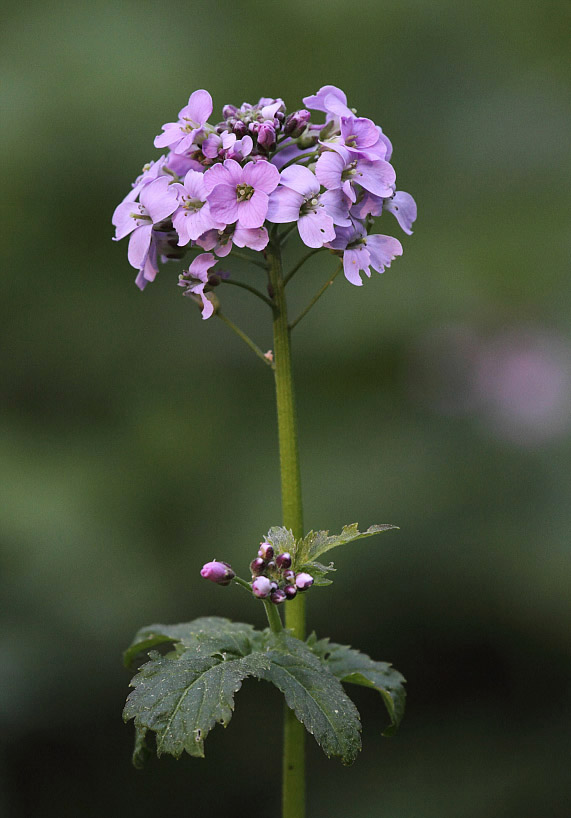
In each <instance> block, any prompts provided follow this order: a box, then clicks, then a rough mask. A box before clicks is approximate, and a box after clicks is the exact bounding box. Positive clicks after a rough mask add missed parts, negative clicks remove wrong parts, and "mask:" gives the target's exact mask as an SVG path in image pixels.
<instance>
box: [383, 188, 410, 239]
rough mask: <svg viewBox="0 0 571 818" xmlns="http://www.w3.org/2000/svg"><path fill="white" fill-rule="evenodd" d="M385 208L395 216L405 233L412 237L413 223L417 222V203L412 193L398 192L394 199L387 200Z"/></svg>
mask: <svg viewBox="0 0 571 818" xmlns="http://www.w3.org/2000/svg"><path fill="white" fill-rule="evenodd" d="M384 208H385V210H388V211H389V213H392V214H393V216H394V217H395V218H396V220H397V222H398V223H399V225H400V226H401V228H402V229H403V230H404V232H405V233H408V235H409V236H412V230H411V227H412V223H413V222H414V221H416V202H415V201H414V199H413V198H412V196H411V195H410V193H405V192H404V190H397V192H396V193H395V195H394V196H393V197H392V199H385V201H384Z"/></svg>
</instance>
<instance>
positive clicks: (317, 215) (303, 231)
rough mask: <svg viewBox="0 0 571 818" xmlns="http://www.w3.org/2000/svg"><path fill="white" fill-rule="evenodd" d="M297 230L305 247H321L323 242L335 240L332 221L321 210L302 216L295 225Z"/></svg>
mask: <svg viewBox="0 0 571 818" xmlns="http://www.w3.org/2000/svg"><path fill="white" fill-rule="evenodd" d="M297 229H298V230H299V235H300V237H301V240H302V242H303V243H304V244H305V245H307V247H323V245H324V244H325V242H327V241H333V239H334V238H335V228H334V226H333V219H332V218H331V216H328V215H327V213H326V212H325V210H324V209H323V208H319V210H318V211H317V212H315V211H312V212H311V213H307V215H305V216H302V217H301V218H300V220H299V221H298V223H297Z"/></svg>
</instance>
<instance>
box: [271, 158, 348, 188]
mask: <svg viewBox="0 0 571 818" xmlns="http://www.w3.org/2000/svg"><path fill="white" fill-rule="evenodd" d="M344 170H345V159H344V157H343V156H342V155H341V154H340V153H337V152H336V151H325V153H323V154H322V155H321V156H320V157H319V159H318V160H317V164H316V165H315V175H316V176H317V179H318V181H319V183H320V184H322V185H323V187H326V188H327V189H328V190H333V189H334V188H336V187H341V174H342V173H343V171H344ZM282 172H283V171H282Z"/></svg>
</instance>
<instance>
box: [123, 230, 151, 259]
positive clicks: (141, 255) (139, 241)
mask: <svg viewBox="0 0 571 818" xmlns="http://www.w3.org/2000/svg"><path fill="white" fill-rule="evenodd" d="M152 229H153V227H152V225H150V224H145V225H144V226H143V227H137V229H136V230H135V232H134V233H132V234H131V238H130V239H129V250H128V253H127V258H128V259H129V264H130V265H131V267H135V268H137V269H140V268H141V267H142V266H143V262H144V261H145V256H146V254H147V253H148V250H149V246H150V244H151V231H152Z"/></svg>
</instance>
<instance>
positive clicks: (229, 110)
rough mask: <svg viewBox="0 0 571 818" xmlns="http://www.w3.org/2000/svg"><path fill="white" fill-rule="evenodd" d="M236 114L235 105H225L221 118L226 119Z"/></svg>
mask: <svg viewBox="0 0 571 818" xmlns="http://www.w3.org/2000/svg"><path fill="white" fill-rule="evenodd" d="M237 113H238V109H237V108H236V106H235V105H225V106H224V108H222V116H223V117H224V119H228V118H229V117H231V116H235V115H236V114H237Z"/></svg>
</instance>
